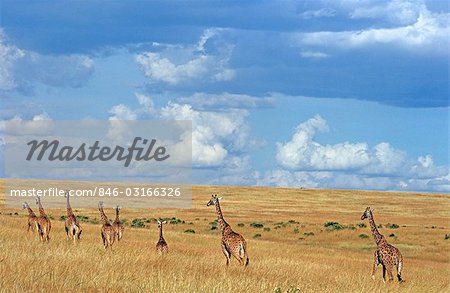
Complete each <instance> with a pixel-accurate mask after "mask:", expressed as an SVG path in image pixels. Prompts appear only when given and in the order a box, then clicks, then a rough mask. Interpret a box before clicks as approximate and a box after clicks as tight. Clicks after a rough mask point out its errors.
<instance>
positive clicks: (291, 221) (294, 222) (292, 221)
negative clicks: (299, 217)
mask: <svg viewBox="0 0 450 293" xmlns="http://www.w3.org/2000/svg"><path fill="white" fill-rule="evenodd" d="M288 223H289V224H300V222H298V221H295V220H289V221H288Z"/></svg>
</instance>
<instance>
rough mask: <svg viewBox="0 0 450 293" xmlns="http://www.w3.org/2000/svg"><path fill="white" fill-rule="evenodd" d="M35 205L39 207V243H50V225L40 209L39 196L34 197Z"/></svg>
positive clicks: (48, 219) (41, 208)
mask: <svg viewBox="0 0 450 293" xmlns="http://www.w3.org/2000/svg"><path fill="white" fill-rule="evenodd" d="M36 204H37V206H38V207H39V217H37V228H38V233H39V239H40V240H41V241H47V242H48V241H50V230H51V229H52V223H51V222H50V218H49V217H48V216H47V214H46V213H45V211H44V208H43V207H42V204H41V198H40V197H39V196H38V197H36Z"/></svg>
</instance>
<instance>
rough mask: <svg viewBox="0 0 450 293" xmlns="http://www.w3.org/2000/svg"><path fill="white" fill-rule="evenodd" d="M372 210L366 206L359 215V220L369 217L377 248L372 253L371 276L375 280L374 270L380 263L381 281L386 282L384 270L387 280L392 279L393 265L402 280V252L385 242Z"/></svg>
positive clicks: (399, 279)
mask: <svg viewBox="0 0 450 293" xmlns="http://www.w3.org/2000/svg"><path fill="white" fill-rule="evenodd" d="M372 212H373V210H372V209H371V208H370V207H367V208H366V210H365V211H364V213H363V214H362V216H361V220H364V219H367V218H368V219H369V223H370V230H371V231H372V235H373V238H374V239H375V243H376V244H377V250H376V251H375V254H374V262H373V269H372V278H373V279H374V280H375V271H376V269H377V267H378V265H380V264H381V265H382V267H383V282H386V271H387V273H388V275H389V281H392V280H393V279H394V277H393V275H392V267H393V266H394V265H395V267H396V269H397V279H398V281H399V282H400V283H401V282H403V279H402V276H401V274H402V269H403V257H402V254H401V253H400V250H398V249H397V248H395V247H394V246H392V245H390V244H389V243H387V241H386V239H385V238H384V236H383V235H382V234H380V232H379V231H378V229H377V226H376V224H375V220H374V218H373V213H372Z"/></svg>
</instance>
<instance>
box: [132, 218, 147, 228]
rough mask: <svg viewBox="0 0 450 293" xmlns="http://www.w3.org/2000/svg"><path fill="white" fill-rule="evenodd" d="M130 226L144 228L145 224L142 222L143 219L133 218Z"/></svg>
mask: <svg viewBox="0 0 450 293" xmlns="http://www.w3.org/2000/svg"><path fill="white" fill-rule="evenodd" d="M131 227H134V228H144V227H145V224H144V221H143V220H142V219H133V221H131Z"/></svg>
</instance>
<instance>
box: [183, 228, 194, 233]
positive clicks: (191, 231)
mask: <svg viewBox="0 0 450 293" xmlns="http://www.w3.org/2000/svg"><path fill="white" fill-rule="evenodd" d="M184 233H191V234H195V230H193V229H187V230H184Z"/></svg>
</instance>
